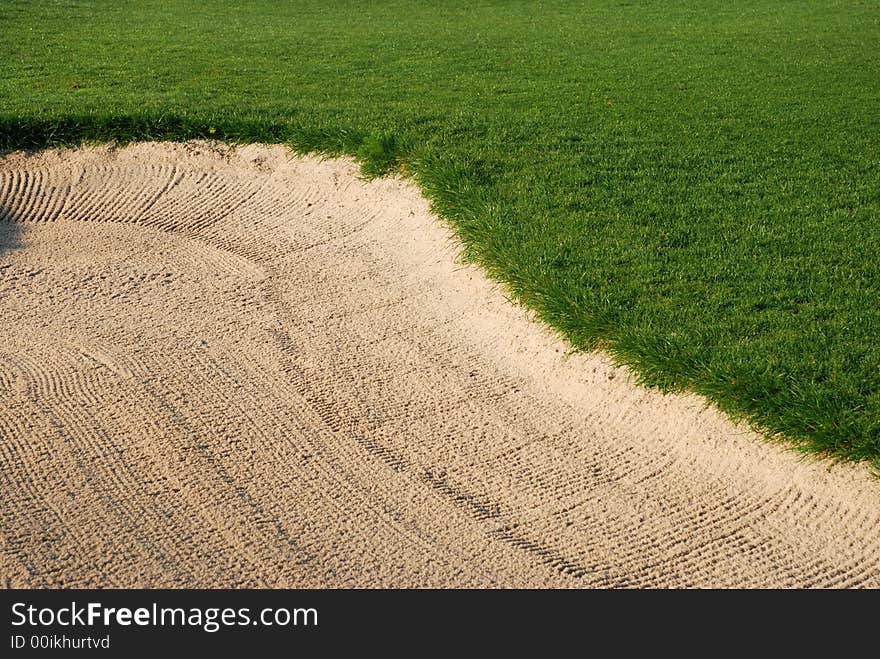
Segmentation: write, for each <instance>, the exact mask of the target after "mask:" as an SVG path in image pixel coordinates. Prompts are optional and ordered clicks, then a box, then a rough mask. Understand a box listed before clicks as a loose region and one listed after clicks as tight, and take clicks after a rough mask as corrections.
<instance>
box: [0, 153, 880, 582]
mask: <svg viewBox="0 0 880 659" xmlns="http://www.w3.org/2000/svg"><path fill="white" fill-rule="evenodd" d="M0 466H2V502H0V524H2V528H0V531H2V533H0V577H2V583H0V585H4V584H5V585H10V586H18V587H90V586H116V587H221V586H235V587H239V586H242V587H243V586H253V587H264V586H265V587H324V586H335V587H353V586H364V587H386V586H395V587H433V586H440V587H450V586H455V587H545V586H546V587H603V586H612V587H740V586H757V587H776V586H781V587H790V586H815V587H823V586H830V587H851V586H873V587H878V586H880V480H878V479H876V478H875V477H873V476H872V475H871V474H870V473H869V471H868V469H867V468H866V467H864V466H858V465H833V466H832V465H830V464H829V463H827V462H820V461H816V460H807V459H804V458H802V457H800V456H799V455H798V454H796V453H794V452H791V451H787V450H783V449H782V448H780V447H778V446H776V445H773V444H770V443H768V442H766V441H764V440H762V439H760V438H759V437H757V436H756V435H754V434H753V433H751V432H750V431H748V430H747V429H745V428H743V427H739V426H735V425H733V424H732V423H730V422H729V421H727V420H726V419H724V418H722V416H721V415H720V414H718V413H717V412H715V411H714V410H712V409H707V408H706V407H705V405H704V404H703V403H702V402H701V400H700V399H698V398H696V397H693V396H671V395H662V394H660V393H657V392H654V391H647V390H643V389H641V388H639V387H636V386H634V385H633V384H632V383H631V381H630V379H629V377H628V375H627V372H626V371H624V370H622V369H618V368H615V367H613V366H612V365H611V364H610V363H609V361H608V360H607V359H606V358H604V357H602V356H598V355H575V356H568V355H566V352H565V349H564V346H563V345H562V344H561V343H560V342H559V341H558V340H557V339H555V338H553V337H552V336H550V335H549V334H548V333H547V332H546V331H545V330H544V329H543V328H542V327H541V326H539V325H538V324H536V323H534V322H532V321H530V320H529V319H528V317H527V315H526V313H525V312H524V311H523V310H522V309H520V308H517V307H514V306H512V305H511V304H510V303H509V302H508V301H507V300H506V299H505V297H504V295H503V294H502V293H501V292H500V291H499V290H498V289H497V288H496V287H494V286H493V285H491V284H490V283H488V282H487V281H486V280H485V278H483V277H482V275H480V273H479V272H478V271H477V270H475V269H474V268H472V267H469V266H463V265H461V264H460V263H457V261H456V251H455V247H454V246H453V243H452V241H451V240H450V239H449V237H448V232H447V231H446V230H445V229H443V228H442V227H441V225H440V224H439V223H438V221H437V220H436V219H435V218H434V217H433V216H432V215H431V214H430V212H429V208H428V205H427V203H426V202H425V201H424V200H423V199H422V198H421V197H420V195H419V193H418V192H417V191H416V190H415V188H414V187H413V186H412V185H411V184H408V183H405V182H402V181H400V180H394V179H385V180H378V181H374V182H370V183H367V182H364V181H362V180H360V179H359V178H358V176H357V169H356V167H355V166H354V165H353V164H351V163H349V162H346V161H340V160H319V159H316V158H293V157H291V156H290V155H289V154H288V153H287V151H286V150H285V149H284V148H282V147H266V146H249V147H242V148H237V149H233V148H229V147H224V146H222V145H212V144H207V143H190V144H185V145H179V144H178V145H170V144H163V145H157V144H141V145H136V146H131V147H126V148H119V149H116V148H112V147H100V148H93V149H84V150H68V151H49V152H45V153H42V154H37V155H25V154H12V155H9V156H7V157H5V158H4V159H2V160H0Z"/></svg>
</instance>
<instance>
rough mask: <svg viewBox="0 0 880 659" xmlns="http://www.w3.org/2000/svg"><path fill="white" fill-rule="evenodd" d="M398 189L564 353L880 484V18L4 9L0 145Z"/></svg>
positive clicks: (568, 9)
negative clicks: (298, 173) (279, 160)
mask: <svg viewBox="0 0 880 659" xmlns="http://www.w3.org/2000/svg"><path fill="white" fill-rule="evenodd" d="M195 137H211V138H218V139H224V140H230V141H263V142H286V143H289V144H292V145H293V146H295V148H297V149H299V150H302V151H311V150H319V151H326V152H330V153H348V154H351V155H356V156H359V157H360V158H361V159H362V160H363V162H364V167H365V172H366V173H367V174H369V175H375V174H378V173H382V172H384V171H386V170H387V169H389V168H402V169H403V171H405V172H406V173H407V174H408V175H410V176H413V177H414V178H415V179H416V180H417V181H418V182H419V183H420V185H421V186H422V187H423V189H424V190H425V192H426V194H428V195H429V197H430V198H431V200H432V201H433V203H434V204H435V208H436V209H437V211H438V212H439V213H441V214H442V215H443V216H444V217H445V218H446V219H447V220H448V221H449V222H450V224H451V225H452V226H453V227H454V228H455V230H456V231H457V232H458V235H459V236H460V237H461V239H462V241H463V243H464V245H465V246H466V256H467V258H469V259H471V260H473V261H476V262H478V263H480V264H481V265H482V266H483V267H484V268H485V269H486V270H487V271H488V272H489V273H490V274H491V275H492V276H493V277H495V278H497V279H498V280H500V281H503V282H505V283H506V285H507V286H508V287H509V290H510V291H511V292H512V294H513V295H514V296H515V297H516V298H517V299H518V300H520V301H521V302H523V303H524V304H526V305H527V306H528V307H530V308H531V309H532V310H534V311H535V312H536V314H537V315H538V316H539V317H540V318H542V319H543V320H544V321H546V322H547V323H549V324H550V325H551V326H553V327H554V328H556V329H557V330H559V331H560V332H561V333H562V334H564V335H565V337H566V338H567V339H568V340H569V341H570V342H571V344H572V345H573V346H574V347H575V348H578V349H588V348H593V347H596V346H600V347H602V348H603V349H605V350H607V351H608V352H610V353H611V354H612V355H614V356H615V358H616V359H617V360H619V361H620V362H622V363H626V364H629V365H631V366H634V367H635V368H636V369H637V371H638V373H639V374H640V376H641V378H642V380H643V381H644V382H645V383H647V384H650V385H655V386H660V387H664V388H667V389H683V388H686V389H689V390H692V391H696V392H699V393H701V394H704V395H706V396H708V398H709V399H711V400H712V401H714V402H715V403H716V404H718V405H719V406H720V407H721V408H722V409H724V410H725V411H727V412H728V413H730V414H731V415H733V416H735V417H745V418H747V419H749V420H750V421H751V422H752V423H754V424H756V425H757V426H758V427H760V428H762V429H764V430H765V431H767V433H768V435H770V436H780V435H784V436H785V438H786V439H787V441H788V442H789V443H790V445H792V446H796V447H799V448H802V449H805V450H808V451H816V452H820V453H823V454H824V455H827V456H831V457H834V458H838V459H852V460H868V461H870V462H871V463H872V464H873V465H874V466H875V467H878V466H880V4H878V3H876V2H873V1H872V2H858V1H850V2H843V1H832V0H815V1H811V2H803V1H801V0H798V1H785V0H740V1H738V2H735V3H731V2H724V1H711V0H702V1H696V0H687V1H681V2H679V1H671V2H670V1H667V2H660V1H657V2H648V1H641V2H638V1H630V2H624V1H620V0H618V1H609V2H604V1H601V2H600V1H591V2H550V1H548V2H531V1H528V2H515V1H496V2H487V1H476V2H475V1H473V0H469V1H460V2H459V1H451V0H450V1H447V2H428V1H423V2H422V1H418V0H408V1H396V2H395V1H388V2H366V1H364V0H361V1H357V2H342V1H333V0H320V1H316V2H309V1H303V2H269V1H254V2H240V1H238V0H236V1H228V2H223V1H214V2H206V3H202V2H183V1H180V2H171V1H167V0H166V1H158V2H150V3H145V2H119V1H114V2H98V1H86V0H81V1H69V2H61V1H58V2H51V1H43V2H32V3H31V2H21V1H18V0H4V2H3V4H2V5H0V148H5V149H7V150H8V149H14V148H38V147H45V146H48V145H54V144H71V143H77V142H79V141H81V140H106V139H119V140H142V139H162V140H166V139H186V138H195Z"/></svg>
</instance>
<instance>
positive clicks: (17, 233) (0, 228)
mask: <svg viewBox="0 0 880 659" xmlns="http://www.w3.org/2000/svg"><path fill="white" fill-rule="evenodd" d="M6 201H8V200H2V201H0V267H2V266H3V263H4V261H5V260H6V258H7V257H8V255H9V253H10V252H11V251H13V250H16V249H19V248H20V247H22V241H21V234H22V230H23V227H22V225H21V224H20V223H19V221H18V218H17V217H16V216H15V214H14V213H13V212H12V211H11V210H10V209H9V208H8V207H7V204H6V203H4V202H6ZM2 276H3V273H2V271H0V277H2Z"/></svg>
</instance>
